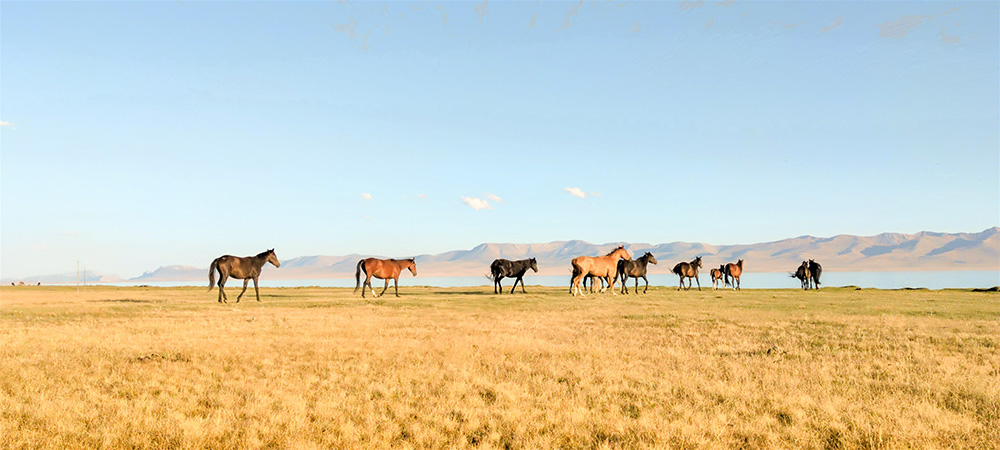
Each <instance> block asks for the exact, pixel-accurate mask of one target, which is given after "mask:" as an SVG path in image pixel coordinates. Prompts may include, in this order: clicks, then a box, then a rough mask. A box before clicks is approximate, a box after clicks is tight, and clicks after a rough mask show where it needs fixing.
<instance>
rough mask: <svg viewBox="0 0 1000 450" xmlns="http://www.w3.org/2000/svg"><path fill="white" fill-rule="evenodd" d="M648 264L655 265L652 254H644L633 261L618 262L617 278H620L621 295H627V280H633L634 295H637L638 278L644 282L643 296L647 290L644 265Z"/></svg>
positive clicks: (647, 284)
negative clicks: (630, 278)
mask: <svg viewBox="0 0 1000 450" xmlns="http://www.w3.org/2000/svg"><path fill="white" fill-rule="evenodd" d="M649 263H653V264H656V258H654V257H653V254H652V253H649V252H646V254H645V255H642V256H640V257H638V258H636V259H635V260H632V261H627V260H624V259H620V260H618V276H620V277H621V278H622V293H623V294H628V278H629V277H632V278H635V293H636V294H638V293H639V277H642V279H643V280H645V281H646V288H645V289H643V290H642V293H643V294H645V293H646V291H648V290H649V279H648V278H646V265H647V264H649Z"/></svg>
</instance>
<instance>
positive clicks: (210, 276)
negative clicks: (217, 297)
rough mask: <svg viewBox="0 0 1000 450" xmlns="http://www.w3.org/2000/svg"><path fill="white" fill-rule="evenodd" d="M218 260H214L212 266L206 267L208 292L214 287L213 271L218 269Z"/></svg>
mask: <svg viewBox="0 0 1000 450" xmlns="http://www.w3.org/2000/svg"><path fill="white" fill-rule="evenodd" d="M219 259H221V258H215V260H213V261H212V264H211V265H209V266H208V290H209V291H211V290H212V288H213V287H215V271H216V270H218V269H219Z"/></svg>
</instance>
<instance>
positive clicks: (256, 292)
mask: <svg viewBox="0 0 1000 450" xmlns="http://www.w3.org/2000/svg"><path fill="white" fill-rule="evenodd" d="M253 292H254V294H257V301H258V302H259V301H260V289H257V277H253Z"/></svg>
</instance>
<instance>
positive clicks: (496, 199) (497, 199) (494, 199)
mask: <svg viewBox="0 0 1000 450" xmlns="http://www.w3.org/2000/svg"><path fill="white" fill-rule="evenodd" d="M486 198H487V199H489V200H490V201H494V202H497V203H503V200H501V199H500V197H497V196H496V195H495V194H491V193H489V192H487V193H486Z"/></svg>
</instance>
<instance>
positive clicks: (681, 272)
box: [674, 256, 701, 291]
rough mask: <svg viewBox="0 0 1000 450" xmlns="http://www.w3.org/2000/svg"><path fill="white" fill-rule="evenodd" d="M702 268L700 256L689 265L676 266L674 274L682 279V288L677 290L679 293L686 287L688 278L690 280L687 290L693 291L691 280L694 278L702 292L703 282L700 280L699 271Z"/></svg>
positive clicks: (684, 263)
mask: <svg viewBox="0 0 1000 450" xmlns="http://www.w3.org/2000/svg"><path fill="white" fill-rule="evenodd" d="M700 268H701V257H700V256H699V257H697V258H695V259H693V260H691V262H689V263H686V262H682V263H677V265H676V266H674V273H675V274H677V276H679V277H680V278H681V284H680V287H678V288H677V290H678V291H679V290H681V288H682V287H684V278H685V277H687V279H688V287H687V289H691V279H692V278H694V280H695V281H697V282H698V290H699V291H700V290H701V280H699V279H698V269H700Z"/></svg>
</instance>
